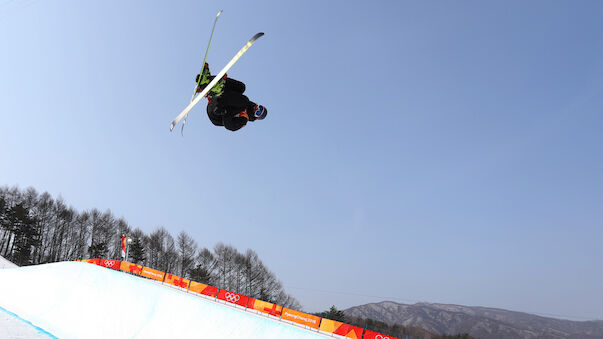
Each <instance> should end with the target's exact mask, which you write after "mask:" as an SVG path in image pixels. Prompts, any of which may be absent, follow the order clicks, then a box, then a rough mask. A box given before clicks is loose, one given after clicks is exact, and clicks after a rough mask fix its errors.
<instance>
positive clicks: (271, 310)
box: [247, 298, 283, 317]
mask: <svg viewBox="0 0 603 339" xmlns="http://www.w3.org/2000/svg"><path fill="white" fill-rule="evenodd" d="M247 308H251V309H253V310H256V311H260V312H262V313H267V314H270V315H273V316H275V317H280V316H281V313H282V312H283V306H279V305H276V304H273V303H269V302H267V301H262V300H258V299H255V298H249V302H247Z"/></svg>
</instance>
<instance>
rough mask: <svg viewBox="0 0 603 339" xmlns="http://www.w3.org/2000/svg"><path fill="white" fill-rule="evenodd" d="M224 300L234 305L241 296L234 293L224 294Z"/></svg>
mask: <svg viewBox="0 0 603 339" xmlns="http://www.w3.org/2000/svg"><path fill="white" fill-rule="evenodd" d="M224 299H226V301H228V302H231V303H236V302H237V301H239V299H241V296H239V295H238V294H235V293H230V292H226V293H225V294H224Z"/></svg>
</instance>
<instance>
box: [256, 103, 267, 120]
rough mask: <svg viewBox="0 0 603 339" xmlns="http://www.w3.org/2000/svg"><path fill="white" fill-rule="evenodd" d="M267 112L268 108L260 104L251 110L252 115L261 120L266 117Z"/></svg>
mask: <svg viewBox="0 0 603 339" xmlns="http://www.w3.org/2000/svg"><path fill="white" fill-rule="evenodd" d="M267 113H268V110H267V109H266V107H264V106H262V105H258V107H257V108H256V110H255V112H253V116H254V117H255V118H256V119H259V120H262V119H264V118H265V117H266V114H267Z"/></svg>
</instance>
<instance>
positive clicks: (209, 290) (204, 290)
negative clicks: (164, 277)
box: [188, 281, 218, 298]
mask: <svg viewBox="0 0 603 339" xmlns="http://www.w3.org/2000/svg"><path fill="white" fill-rule="evenodd" d="M188 290H189V291H191V292H196V293H199V294H203V295H208V296H210V297H213V298H215V297H216V295H217V294H218V289H217V288H216V287H213V286H209V285H206V284H202V283H198V282H196V281H191V284H190V286H189V287H188Z"/></svg>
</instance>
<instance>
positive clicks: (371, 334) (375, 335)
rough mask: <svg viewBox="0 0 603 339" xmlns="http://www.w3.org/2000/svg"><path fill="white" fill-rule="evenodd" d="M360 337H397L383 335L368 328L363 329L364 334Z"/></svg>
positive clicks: (373, 338) (390, 338) (371, 338)
mask: <svg viewBox="0 0 603 339" xmlns="http://www.w3.org/2000/svg"><path fill="white" fill-rule="evenodd" d="M362 339H398V338H396V337H392V336H389V335H385V334H382V333H379V332H373V331H369V330H365V331H364V336H363V337H362Z"/></svg>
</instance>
